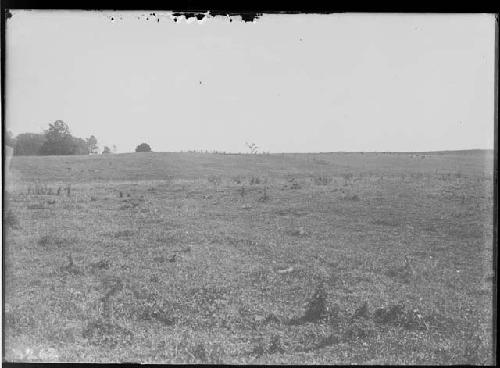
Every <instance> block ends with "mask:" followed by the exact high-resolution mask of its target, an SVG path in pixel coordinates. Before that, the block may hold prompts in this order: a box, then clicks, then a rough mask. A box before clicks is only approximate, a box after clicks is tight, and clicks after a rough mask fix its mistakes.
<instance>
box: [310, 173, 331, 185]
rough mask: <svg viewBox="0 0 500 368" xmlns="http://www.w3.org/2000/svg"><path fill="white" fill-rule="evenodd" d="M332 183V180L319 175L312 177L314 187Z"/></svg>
mask: <svg viewBox="0 0 500 368" xmlns="http://www.w3.org/2000/svg"><path fill="white" fill-rule="evenodd" d="M331 182H332V178H331V177H329V176H326V175H320V176H316V177H314V183H315V184H316V185H328V184H330V183H331Z"/></svg>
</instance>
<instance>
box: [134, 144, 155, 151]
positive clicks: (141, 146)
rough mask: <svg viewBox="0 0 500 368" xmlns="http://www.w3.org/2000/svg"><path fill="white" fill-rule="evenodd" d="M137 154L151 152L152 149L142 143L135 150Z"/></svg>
mask: <svg viewBox="0 0 500 368" xmlns="http://www.w3.org/2000/svg"><path fill="white" fill-rule="evenodd" d="M135 152H151V147H150V146H149V144H147V143H141V144H140V145H138V146H137V147H136V148H135Z"/></svg>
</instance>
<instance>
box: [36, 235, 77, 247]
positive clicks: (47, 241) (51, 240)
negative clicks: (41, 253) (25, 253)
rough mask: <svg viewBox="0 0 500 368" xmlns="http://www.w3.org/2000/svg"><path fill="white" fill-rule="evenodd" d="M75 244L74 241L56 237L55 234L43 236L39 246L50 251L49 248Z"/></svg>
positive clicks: (39, 240)
mask: <svg viewBox="0 0 500 368" xmlns="http://www.w3.org/2000/svg"><path fill="white" fill-rule="evenodd" d="M74 242H75V240H74V239H65V238H60V237H58V236H55V235H53V234H47V235H43V236H42V237H41V238H40V239H38V242H37V243H38V245H39V246H41V247H42V248H45V249H48V248H49V247H52V246H55V247H62V246H64V245H69V244H73V243H74Z"/></svg>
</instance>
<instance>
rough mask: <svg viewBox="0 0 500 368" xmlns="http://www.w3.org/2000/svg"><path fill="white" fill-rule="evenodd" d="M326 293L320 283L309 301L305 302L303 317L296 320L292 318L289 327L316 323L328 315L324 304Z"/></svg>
mask: <svg viewBox="0 0 500 368" xmlns="http://www.w3.org/2000/svg"><path fill="white" fill-rule="evenodd" d="M326 298H327V293H326V290H325V288H324V286H323V283H320V284H319V285H318V286H317V287H316V290H315V292H314V294H313V295H312V297H311V299H310V300H309V301H308V302H307V304H306V308H305V313H304V315H303V316H301V317H298V318H292V319H291V320H290V322H289V324H291V325H299V324H303V323H308V322H313V323H314V322H317V321H319V320H321V319H323V318H325V317H327V315H328V310H327V304H326Z"/></svg>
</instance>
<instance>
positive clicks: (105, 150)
mask: <svg viewBox="0 0 500 368" xmlns="http://www.w3.org/2000/svg"><path fill="white" fill-rule="evenodd" d="M108 153H111V150H110V149H109V147H108V146H104V149H103V150H102V154H103V155H107V154H108Z"/></svg>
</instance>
